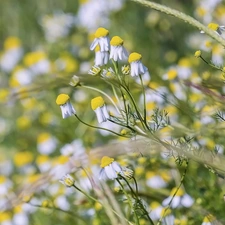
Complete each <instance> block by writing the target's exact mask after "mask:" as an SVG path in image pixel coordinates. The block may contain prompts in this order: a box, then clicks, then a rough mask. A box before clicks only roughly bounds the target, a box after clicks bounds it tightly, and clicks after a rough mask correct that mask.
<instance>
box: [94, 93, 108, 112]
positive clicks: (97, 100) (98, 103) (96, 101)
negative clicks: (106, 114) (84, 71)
mask: <svg viewBox="0 0 225 225" xmlns="http://www.w3.org/2000/svg"><path fill="white" fill-rule="evenodd" d="M104 104H105V102H104V100H103V98H102V97H101V96H99V97H96V98H93V99H92V100H91V108H92V110H96V109H97V108H99V107H102V106H103V105H104Z"/></svg>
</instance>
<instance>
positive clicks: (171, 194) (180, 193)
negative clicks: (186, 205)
mask: <svg viewBox="0 0 225 225" xmlns="http://www.w3.org/2000/svg"><path fill="white" fill-rule="evenodd" d="M176 191H177V187H175V188H173V189H172V191H171V192H170V196H173V195H174V194H175V192H176ZM182 195H184V191H183V190H182V189H179V190H178V191H177V193H176V196H182Z"/></svg>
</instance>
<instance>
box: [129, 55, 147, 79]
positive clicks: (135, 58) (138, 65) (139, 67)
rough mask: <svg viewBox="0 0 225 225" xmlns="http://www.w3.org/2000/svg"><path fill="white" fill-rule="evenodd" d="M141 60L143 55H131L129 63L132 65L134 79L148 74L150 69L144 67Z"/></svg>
mask: <svg viewBox="0 0 225 225" xmlns="http://www.w3.org/2000/svg"><path fill="white" fill-rule="evenodd" d="M141 58H142V55H141V54H139V53H137V52H133V53H131V54H130V55H129V58H128V62H129V63H130V67H131V69H130V70H131V72H130V73H131V76H132V77H135V76H139V75H142V74H145V73H148V68H147V67H145V66H144V65H143V63H142V62H141Z"/></svg>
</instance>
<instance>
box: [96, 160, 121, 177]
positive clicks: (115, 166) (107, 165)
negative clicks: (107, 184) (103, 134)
mask: <svg viewBox="0 0 225 225" xmlns="http://www.w3.org/2000/svg"><path fill="white" fill-rule="evenodd" d="M101 168H102V169H101V170H100V174H99V179H100V180H106V179H110V180H114V179H116V178H117V177H118V173H120V172H122V168H121V166H120V165H119V163H117V162H116V161H114V158H110V157H108V156H104V157H102V160H101Z"/></svg>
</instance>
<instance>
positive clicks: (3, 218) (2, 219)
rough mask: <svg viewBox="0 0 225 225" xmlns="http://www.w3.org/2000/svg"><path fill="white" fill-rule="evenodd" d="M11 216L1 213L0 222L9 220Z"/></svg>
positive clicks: (7, 213)
mask: <svg viewBox="0 0 225 225" xmlns="http://www.w3.org/2000/svg"><path fill="white" fill-rule="evenodd" d="M11 218H12V215H11V214H10V212H4V211H3V212H1V213H0V222H4V221H7V220H11Z"/></svg>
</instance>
